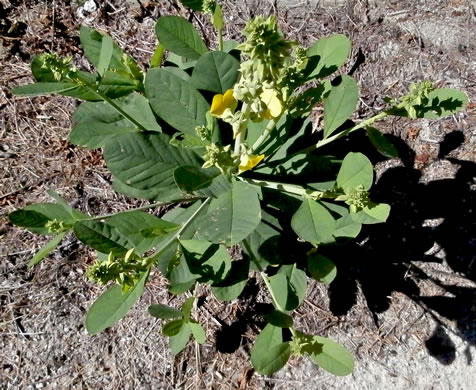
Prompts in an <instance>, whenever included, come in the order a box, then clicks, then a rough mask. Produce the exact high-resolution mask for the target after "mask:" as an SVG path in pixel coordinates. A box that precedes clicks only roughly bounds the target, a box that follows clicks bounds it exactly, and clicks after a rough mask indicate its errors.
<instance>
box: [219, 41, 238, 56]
mask: <svg viewBox="0 0 476 390" xmlns="http://www.w3.org/2000/svg"><path fill="white" fill-rule="evenodd" d="M239 44H240V42H238V41H234V40H233V39H230V40H226V41H224V42H223V51H224V52H225V53H230V52H232V51H233V50H235V49H236V48H237V47H238V45H239Z"/></svg>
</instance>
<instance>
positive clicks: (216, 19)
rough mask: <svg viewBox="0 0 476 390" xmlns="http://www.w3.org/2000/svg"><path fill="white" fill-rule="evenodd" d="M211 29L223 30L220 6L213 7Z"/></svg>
mask: <svg viewBox="0 0 476 390" xmlns="http://www.w3.org/2000/svg"><path fill="white" fill-rule="evenodd" d="M212 23H213V27H215V28H216V29H217V30H221V29H222V28H223V24H224V22H223V13H222V12H221V7H220V4H216V5H215V12H214V13H213V18H212Z"/></svg>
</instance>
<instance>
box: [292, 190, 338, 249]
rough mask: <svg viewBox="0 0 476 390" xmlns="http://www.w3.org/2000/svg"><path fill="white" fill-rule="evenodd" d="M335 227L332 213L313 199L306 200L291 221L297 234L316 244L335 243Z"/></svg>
mask: <svg viewBox="0 0 476 390" xmlns="http://www.w3.org/2000/svg"><path fill="white" fill-rule="evenodd" d="M335 226H336V222H335V220H334V218H333V217H332V215H331V213H330V212H329V211H327V209H326V208H325V207H324V206H322V205H321V204H319V203H318V202H316V201H314V200H312V199H305V200H304V201H303V202H302V204H301V206H300V207H299V209H298V210H297V211H296V213H295V214H294V215H293V218H292V220H291V227H292V228H293V230H294V231H295V232H296V234H297V235H298V236H299V237H301V238H302V239H303V240H306V241H308V242H311V243H314V244H319V243H326V242H332V241H334V238H333V237H332V234H333V233H334V230H335Z"/></svg>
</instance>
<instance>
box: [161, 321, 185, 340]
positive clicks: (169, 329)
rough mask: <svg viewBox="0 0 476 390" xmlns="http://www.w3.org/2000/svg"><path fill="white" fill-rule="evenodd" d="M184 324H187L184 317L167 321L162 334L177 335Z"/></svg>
mask: <svg viewBox="0 0 476 390" xmlns="http://www.w3.org/2000/svg"><path fill="white" fill-rule="evenodd" d="M184 325H185V321H184V320H183V319H180V320H173V321H170V322H167V323H166V324H165V325H164V326H163V327H162V334H163V335H164V336H169V337H170V336H176V335H177V334H179V333H180V331H181V330H182V328H183V326H184Z"/></svg>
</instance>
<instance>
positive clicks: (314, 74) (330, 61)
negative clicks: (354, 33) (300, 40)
mask: <svg viewBox="0 0 476 390" xmlns="http://www.w3.org/2000/svg"><path fill="white" fill-rule="evenodd" d="M350 48H351V42H350V39H349V38H347V37H346V36H345V35H342V34H334V35H331V36H330V37H327V38H321V39H319V40H318V41H317V42H316V43H315V44H314V45H312V46H311V47H310V48H309V49H308V51H307V55H308V57H310V58H309V63H310V66H312V65H314V63H316V65H315V67H314V68H311V69H310V70H309V72H310V73H309V75H308V78H309V79H311V78H321V77H325V76H328V75H330V74H332V73H334V72H335V71H336V70H338V69H339V68H340V67H341V66H342V65H344V63H345V62H346V61H347V58H348V57H349V53H350Z"/></svg>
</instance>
